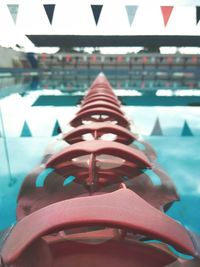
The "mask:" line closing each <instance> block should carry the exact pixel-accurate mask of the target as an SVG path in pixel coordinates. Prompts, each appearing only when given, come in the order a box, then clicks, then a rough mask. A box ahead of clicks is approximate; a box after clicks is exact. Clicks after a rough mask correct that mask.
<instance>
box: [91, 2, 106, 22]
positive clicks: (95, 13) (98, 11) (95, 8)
mask: <svg viewBox="0 0 200 267" xmlns="http://www.w3.org/2000/svg"><path fill="white" fill-rule="evenodd" d="M102 7H103V5H91V8H92V13H93V16H94V19H95V22H96V25H97V24H98V21H99V17H100V14H101V10H102Z"/></svg>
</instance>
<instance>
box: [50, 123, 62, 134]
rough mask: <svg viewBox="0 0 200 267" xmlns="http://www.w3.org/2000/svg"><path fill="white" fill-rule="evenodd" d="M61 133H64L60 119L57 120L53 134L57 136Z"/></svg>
mask: <svg viewBox="0 0 200 267" xmlns="http://www.w3.org/2000/svg"><path fill="white" fill-rule="evenodd" d="M60 133H62V130H61V127H60V125H59V122H58V120H56V123H55V126H54V128H53V132H52V136H56V135H58V134H60Z"/></svg>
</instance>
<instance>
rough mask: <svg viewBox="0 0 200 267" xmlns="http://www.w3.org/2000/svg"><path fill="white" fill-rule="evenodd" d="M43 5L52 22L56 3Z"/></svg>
mask: <svg viewBox="0 0 200 267" xmlns="http://www.w3.org/2000/svg"><path fill="white" fill-rule="evenodd" d="M43 6H44V9H45V12H46V14H47V17H48V19H49V22H50V23H51V24H52V20H53V13H54V9H55V5H43Z"/></svg>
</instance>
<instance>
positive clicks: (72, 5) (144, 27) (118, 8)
mask: <svg viewBox="0 0 200 267" xmlns="http://www.w3.org/2000/svg"><path fill="white" fill-rule="evenodd" d="M7 4H19V10H18V17H17V23H16V24H15V23H14V22H13V20H12V17H11V15H10V13H9V11H8V8H7ZM43 4H56V8H55V12H54V18H53V23H52V25H50V23H49V21H48V19H47V16H46V15H45V11H44V8H43ZM91 4H103V5H104V6H103V9H102V13H101V17H100V20H99V23H98V27H96V25H95V23H94V18H93V16H92V14H91V8H90V5H91ZM175 4H176V7H175V8H174V10H173V11H172V15H171V17H170V20H169V22H168V25H167V27H164V25H163V18H162V14H161V11H160V6H161V5H175ZM125 5H138V10H137V13H136V16H135V18H134V21H133V25H132V26H131V27H130V25H129V24H128V18H127V15H126V13H125V12H126V11H125ZM197 5H199V6H200V0H176V1H175V0H152V1H148V2H147V0H109V1H106V0H98V1H95V0H73V1H70V0H67V1H66V0H54V1H53V0H48V1H47V0H34V1H31V0H15V1H14V0H1V1H0V45H1V46H5V47H15V45H16V44H19V45H20V46H23V47H24V51H26V52H30V51H32V52H47V53H54V52H56V51H57V50H58V48H45V47H42V48H38V47H35V46H34V44H33V43H32V42H31V41H30V40H29V39H28V38H27V37H26V36H25V34H73V33H74V34H76V33H77V34H88V33H89V34H100V35H101V34H108V35H109V34H112V33H113V34H119V35H120V34H122V35H123V34H125V35H133V34H142V35H143V34H144V35H145V34H146V35H151V34H153V35H154V34H155V35H159V34H161V35H170V34H175V35H176V34H183V35H185V34H186V35H190V34H191V35H192V34H194V35H199V34H200V22H199V23H198V25H196V21H195V20H196V6H197ZM77 6H79V8H78V9H77ZM113 7H114V10H113ZM76 10H77V12H78V14H76V16H77V17H76V18H74V17H75V16H74V12H75V11H76ZM110 10H113V13H112V14H111V13H110ZM67 11H68V12H67ZM81 12H82V13H81ZM83 14H85V16H84V19H83V16H82V17H81V15H83ZM144 18H145V19H144ZM186 18H187V19H186ZM79 20H80V21H79ZM158 22H159V23H158ZM117 23H118V24H117ZM69 25H70V26H69ZM148 27H149V28H148ZM186 38H187V37H186ZM140 49H141V47H126V48H125V47H124V48H122V47H119V48H118V47H116V48H101V49H100V50H101V52H102V53H127V52H138V51H139V50H140ZM86 51H88V52H91V51H93V48H87V49H86ZM176 51H177V49H176V48H175V47H171V48H169V47H165V48H164V47H163V48H161V53H175V52H176ZM179 51H180V52H181V53H195V54H196V53H200V48H181V49H179Z"/></svg>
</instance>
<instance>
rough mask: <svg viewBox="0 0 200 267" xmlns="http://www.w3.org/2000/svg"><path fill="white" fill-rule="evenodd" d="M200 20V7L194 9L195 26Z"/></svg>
mask: <svg viewBox="0 0 200 267" xmlns="http://www.w3.org/2000/svg"><path fill="white" fill-rule="evenodd" d="M199 20H200V6H197V7H196V24H198V22H199Z"/></svg>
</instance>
